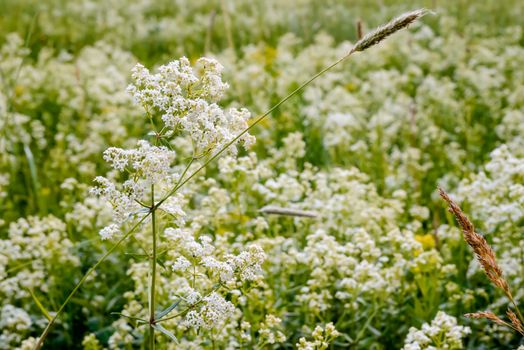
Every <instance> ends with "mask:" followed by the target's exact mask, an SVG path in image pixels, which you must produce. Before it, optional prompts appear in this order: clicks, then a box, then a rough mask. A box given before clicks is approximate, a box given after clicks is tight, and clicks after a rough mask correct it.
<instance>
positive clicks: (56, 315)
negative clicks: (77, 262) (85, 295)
mask: <svg viewBox="0 0 524 350" xmlns="http://www.w3.org/2000/svg"><path fill="white" fill-rule="evenodd" d="M148 216H149V214H147V215H146V216H144V217H143V218H142V219H140V221H138V222H137V223H136V224H135V225H134V226H133V227H132V228H131V229H130V230H129V231H128V232H127V233H126V234H125V235H124V236H123V237H122V238H120V239H119V240H118V242H116V243H115V244H114V245H113V246H112V247H111V248H110V249H109V250H108V251H107V252H106V253H105V254H104V255H103V256H102V257H101V258H100V259H98V261H97V262H96V263H95V264H94V265H93V266H91V267H90V268H89V270H87V272H86V273H85V274H84V276H83V277H82V278H81V279H80V281H79V282H78V283H77V284H76V286H75V288H73V290H72V291H71V293H69V295H68V296H67V298H66V300H65V301H64V302H63V303H62V305H60V308H59V309H58V310H57V311H56V314H55V315H54V316H53V318H52V319H51V321H49V323H48V324H47V326H46V327H45V329H44V331H43V332H42V334H41V335H40V337H39V338H38V341H37V342H36V344H35V346H34V347H33V350H38V349H40V348H41V347H42V345H43V344H44V340H45V338H46V337H47V335H48V334H49V330H50V329H51V326H52V325H53V324H54V323H55V322H56V320H57V318H58V316H60V314H61V313H62V312H63V311H64V308H65V307H66V305H67V304H69V301H70V300H71V298H73V296H74V295H75V293H76V292H77V291H78V289H80V286H81V285H82V284H83V283H84V282H85V281H86V280H87V277H89V275H90V274H91V273H92V272H93V271H95V270H96V269H97V268H98V266H99V265H100V264H101V263H102V262H104V260H106V259H107V257H108V256H109V255H111V253H113V252H114V251H115V249H116V248H118V247H119V246H120V244H121V243H122V242H124V241H125V240H126V239H127V238H128V237H129V236H130V235H131V234H132V233H133V232H134V231H135V230H136V229H137V228H138V226H140V224H141V223H142V222H143V221H144V220H145V219H146V218H147V217H148Z"/></svg>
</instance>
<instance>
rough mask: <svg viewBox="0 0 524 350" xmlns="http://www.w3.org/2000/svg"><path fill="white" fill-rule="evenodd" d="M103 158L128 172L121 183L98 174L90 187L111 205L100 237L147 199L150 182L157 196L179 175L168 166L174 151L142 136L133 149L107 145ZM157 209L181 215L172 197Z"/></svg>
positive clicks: (106, 235) (111, 232)
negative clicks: (107, 224) (111, 207)
mask: <svg viewBox="0 0 524 350" xmlns="http://www.w3.org/2000/svg"><path fill="white" fill-rule="evenodd" d="M104 159H105V160H106V161H107V162H108V163H109V164H110V165H111V167H112V168H113V169H115V170H116V171H117V172H120V173H128V174H129V176H128V178H127V180H125V181H124V182H123V183H121V184H120V183H117V182H116V181H111V180H109V179H108V178H106V177H103V176H98V177H96V178H95V182H96V183H97V185H98V186H97V187H95V188H93V189H92V190H91V193H92V194H95V195H98V196H100V197H102V198H103V199H105V200H107V201H108V202H109V203H110V204H111V205H112V206H113V221H114V222H113V223H112V224H110V225H109V226H107V227H105V228H103V229H102V230H101V231H100V235H101V236H102V238H103V239H108V238H112V237H113V236H114V235H115V234H117V233H118V232H119V226H120V225H121V224H122V223H124V222H125V221H126V220H127V219H128V218H129V217H130V216H132V215H133V214H137V213H139V212H140V210H141V209H143V208H144V207H145V205H144V204H143V203H149V201H150V197H151V186H152V185H156V186H157V188H158V190H157V193H158V196H160V195H165V194H166V192H167V191H168V189H169V188H170V187H172V186H173V184H174V183H175V181H176V180H177V179H178V177H179V175H178V173H176V172H174V171H173V170H172V163H173V161H174V160H175V152H174V151H171V150H169V149H168V148H167V147H165V146H160V147H158V146H153V145H151V144H150V143H149V142H147V141H145V140H140V141H138V145H137V148H134V149H121V148H116V147H111V148H108V149H107V150H106V151H105V152H104ZM162 190H164V191H162ZM175 198H176V197H175ZM159 209H161V210H163V211H165V212H167V213H169V214H172V215H175V217H176V218H177V219H178V220H181V218H182V217H183V215H185V213H184V212H183V211H182V210H181V209H180V207H179V206H178V205H176V203H173V201H165V202H164V203H163V205H162V206H160V207H159Z"/></svg>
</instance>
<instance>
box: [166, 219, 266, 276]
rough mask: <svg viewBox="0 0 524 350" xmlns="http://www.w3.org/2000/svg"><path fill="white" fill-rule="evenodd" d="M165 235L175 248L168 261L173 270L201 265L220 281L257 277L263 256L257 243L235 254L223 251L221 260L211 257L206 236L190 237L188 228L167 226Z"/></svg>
mask: <svg viewBox="0 0 524 350" xmlns="http://www.w3.org/2000/svg"><path fill="white" fill-rule="evenodd" d="M164 235H165V237H166V238H167V239H168V240H169V241H171V242H170V244H172V245H173V246H174V247H177V253H175V254H182V255H181V256H178V257H177V258H176V260H175V261H174V262H173V263H172V265H171V266H172V269H173V271H179V272H185V271H187V270H191V269H190V267H193V268H197V267H198V269H200V268H203V269H205V270H206V273H207V274H208V275H216V276H218V277H219V281H220V282H222V283H226V284H227V283H228V282H233V281H234V278H235V277H237V278H238V279H239V281H241V282H244V281H255V280H257V279H258V278H260V277H261V275H260V274H261V272H262V268H261V264H262V263H263V262H264V260H265V259H266V255H265V253H264V251H263V250H262V249H261V248H260V247H259V246H257V245H251V246H249V247H248V250H246V251H243V252H240V254H238V255H233V254H226V255H225V256H224V257H223V260H218V259H216V258H215V256H214V254H215V248H214V246H213V245H212V244H211V238H210V237H209V236H201V237H200V238H199V239H198V240H197V239H195V238H194V235H193V233H192V232H191V231H190V230H189V229H181V228H168V229H166V230H165V233H164Z"/></svg>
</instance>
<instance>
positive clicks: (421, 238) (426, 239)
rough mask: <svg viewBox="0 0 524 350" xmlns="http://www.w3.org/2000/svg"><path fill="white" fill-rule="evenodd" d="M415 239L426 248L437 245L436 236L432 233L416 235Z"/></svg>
mask: <svg viewBox="0 0 524 350" xmlns="http://www.w3.org/2000/svg"><path fill="white" fill-rule="evenodd" d="M415 240H416V241H417V242H420V243H422V247H423V248H424V250H429V249H433V248H435V246H436V242H435V238H434V237H433V235H432V234H430V233H427V234H425V235H415Z"/></svg>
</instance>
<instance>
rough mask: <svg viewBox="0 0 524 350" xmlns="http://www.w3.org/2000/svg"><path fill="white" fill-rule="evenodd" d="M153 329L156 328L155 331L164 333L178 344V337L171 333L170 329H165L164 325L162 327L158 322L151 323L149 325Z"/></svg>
mask: <svg viewBox="0 0 524 350" xmlns="http://www.w3.org/2000/svg"><path fill="white" fill-rule="evenodd" d="M151 326H152V327H153V328H154V329H156V330H157V331H159V332H162V333H164V334H165V335H167V336H168V337H169V338H171V340H173V341H174V342H175V343H177V344H178V339H177V338H176V337H175V335H174V334H173V333H171V332H170V331H168V330H167V329H165V328H164V327H162V326H161V325H159V324H153V325H151Z"/></svg>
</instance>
